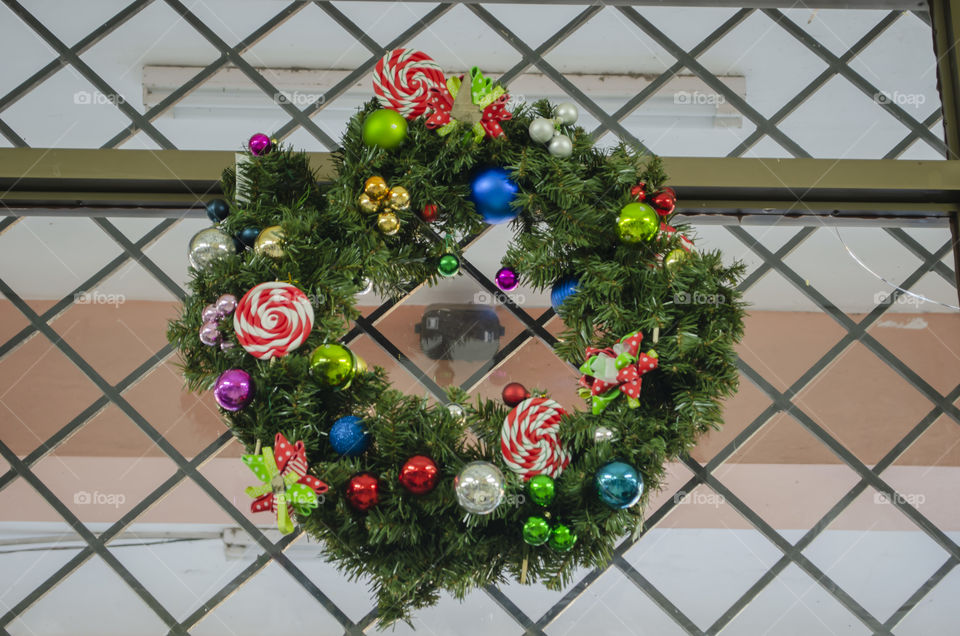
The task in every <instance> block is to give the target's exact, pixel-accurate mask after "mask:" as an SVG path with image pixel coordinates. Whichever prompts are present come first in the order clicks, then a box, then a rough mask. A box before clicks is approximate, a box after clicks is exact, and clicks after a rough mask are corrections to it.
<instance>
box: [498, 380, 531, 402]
mask: <svg viewBox="0 0 960 636" xmlns="http://www.w3.org/2000/svg"><path fill="white" fill-rule="evenodd" d="M500 397H501V398H502V399H503V403H504V404H506V405H507V406H510V407H514V406H516V405H517V404H520V403H521V402H523V401H524V400H526V399H527V398H528V397H530V391H527V388H526V387H525V386H523V385H522V384H520V383H519V382H511V383H509V384H507V385H506V386H505V387H503V391H501V392H500Z"/></svg>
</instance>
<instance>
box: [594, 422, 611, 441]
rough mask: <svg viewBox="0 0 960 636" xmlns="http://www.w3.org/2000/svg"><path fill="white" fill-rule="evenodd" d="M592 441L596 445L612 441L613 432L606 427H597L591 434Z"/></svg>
mask: <svg viewBox="0 0 960 636" xmlns="http://www.w3.org/2000/svg"><path fill="white" fill-rule="evenodd" d="M593 441H594V442H595V443H597V444H602V443H604V442H612V441H613V431H611V430H610V429H609V428H607V427H606V426H598V427H597V430H595V431H594V432H593Z"/></svg>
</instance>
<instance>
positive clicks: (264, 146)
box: [247, 133, 273, 157]
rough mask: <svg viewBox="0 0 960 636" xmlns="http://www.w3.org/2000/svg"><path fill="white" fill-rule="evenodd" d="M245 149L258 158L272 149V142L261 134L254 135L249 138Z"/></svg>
mask: <svg viewBox="0 0 960 636" xmlns="http://www.w3.org/2000/svg"><path fill="white" fill-rule="evenodd" d="M247 147H248V148H250V153H251V154H252V155H254V156H255V157H260V156H263V155H265V154H267V153H268V152H270V150H271V149H272V148H273V142H272V141H270V138H269V137H267V136H266V135H264V134H263V133H256V134H255V135H253V136H252V137H250V141H249V142H247Z"/></svg>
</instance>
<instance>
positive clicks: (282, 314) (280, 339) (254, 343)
mask: <svg viewBox="0 0 960 636" xmlns="http://www.w3.org/2000/svg"><path fill="white" fill-rule="evenodd" d="M233 329H234V331H235V332H236V334H237V341H239V342H240V346H242V347H243V348H244V349H246V351H247V353H249V354H250V355H252V356H254V357H256V358H259V359H261V360H269V359H271V358H273V357H274V356H276V357H280V356H285V355H287V354H288V353H290V352H291V351H293V350H294V349H296V348H297V347H299V346H300V345H301V344H303V341H304V340H306V339H307V336H309V335H310V330H311V329H313V307H312V306H311V305H310V299H308V298H307V295H306V294H304V293H303V292H302V291H300V290H299V289H298V288H296V287H294V286H293V285H288V284H287V283H281V282H279V281H277V282H271V283H260V284H259V285H257V286H256V287H254V288H252V289H251V290H250V291H248V292H247V293H246V294H244V296H243V298H241V299H240V302H239V303H237V309H236V311H235V312H234V314H233Z"/></svg>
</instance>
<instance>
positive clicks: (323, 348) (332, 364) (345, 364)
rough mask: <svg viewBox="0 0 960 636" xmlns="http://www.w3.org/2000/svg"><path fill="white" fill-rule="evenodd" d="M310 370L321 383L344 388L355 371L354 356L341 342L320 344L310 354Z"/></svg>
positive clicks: (348, 384) (355, 362) (355, 361)
mask: <svg viewBox="0 0 960 636" xmlns="http://www.w3.org/2000/svg"><path fill="white" fill-rule="evenodd" d="M310 370H311V371H312V372H313V377H315V378H316V379H317V380H319V381H320V382H321V383H323V384H325V385H327V386H331V387H334V388H338V389H341V388H346V387H348V386H350V382H351V381H352V380H353V376H354V375H355V374H356V372H357V360H356V356H354V355H353V352H352V351H350V350H349V349H347V348H346V347H344V346H343V345H341V344H336V343H327V344H322V345H320V346H319V347H317V348H316V349H314V350H313V353H312V354H310Z"/></svg>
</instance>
